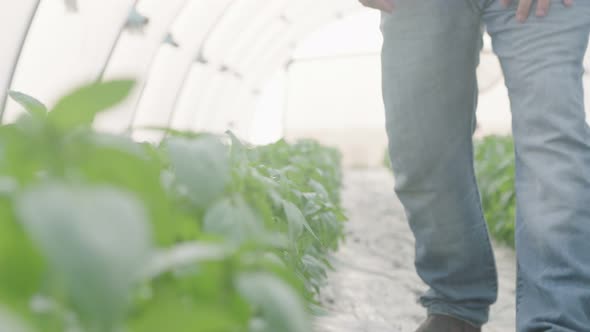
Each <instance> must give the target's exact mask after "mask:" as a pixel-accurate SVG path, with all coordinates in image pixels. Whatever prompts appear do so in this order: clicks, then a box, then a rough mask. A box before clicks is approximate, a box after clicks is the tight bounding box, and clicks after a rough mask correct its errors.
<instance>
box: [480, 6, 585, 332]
mask: <svg viewBox="0 0 590 332" xmlns="http://www.w3.org/2000/svg"><path fill="white" fill-rule="evenodd" d="M514 15H515V8H509V9H504V8H502V7H501V6H500V5H499V4H493V5H491V6H490V7H489V8H488V9H487V10H486V12H485V14H484V20H485V22H486V24H487V27H488V31H489V32H490V34H491V36H492V39H493V44H494V50H495V52H496V53H497V54H498V56H499V57H500V60H501V63H502V67H503V70H504V75H505V78H506V85H507V87H508V90H509V95H510V100H511V105H512V123H513V133H514V139H515V150H516V194H517V210H518V212H517V225H516V248H517V257H518V291H517V328H518V331H520V332H533V331H534V332H538V331H552V332H557V331H559V332H562V331H563V332H565V331H568V332H570V331H571V332H574V331H589V330H590V129H589V127H588V125H587V124H586V122H585V112H584V97H583V85H582V75H583V71H584V70H583V66H582V62H583V56H584V53H585V50H586V46H587V42H588V34H589V31H590V1H576V3H575V7H573V8H571V9H566V8H564V7H563V6H562V3H561V1H558V0H554V1H552V8H551V11H550V12H549V15H548V16H547V17H545V18H536V17H532V16H531V17H530V18H529V21H528V22H527V23H525V24H519V23H517V22H516V20H515V18H514Z"/></svg>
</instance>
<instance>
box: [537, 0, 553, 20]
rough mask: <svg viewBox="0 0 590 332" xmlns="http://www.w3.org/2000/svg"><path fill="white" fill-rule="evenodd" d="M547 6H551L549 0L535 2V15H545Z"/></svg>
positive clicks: (547, 9) (547, 10)
mask: <svg viewBox="0 0 590 332" xmlns="http://www.w3.org/2000/svg"><path fill="white" fill-rule="evenodd" d="M549 6H551V1H550V0H539V1H538V2H537V12H536V15H537V16H539V17H542V16H546V15H547V13H548V12H549Z"/></svg>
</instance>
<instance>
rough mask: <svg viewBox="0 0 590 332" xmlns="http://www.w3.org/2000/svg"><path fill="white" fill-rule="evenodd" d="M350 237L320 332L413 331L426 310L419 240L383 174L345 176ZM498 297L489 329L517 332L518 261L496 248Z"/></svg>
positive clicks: (329, 288)
mask: <svg viewBox="0 0 590 332" xmlns="http://www.w3.org/2000/svg"><path fill="white" fill-rule="evenodd" d="M344 180H345V188H344V192H343V196H342V198H343V204H344V207H345V208H346V210H347V213H348V216H349V218H350V221H349V222H348V224H347V240H346V242H345V243H343V244H342V246H341V248H340V250H339V251H338V252H337V253H336V254H335V255H334V257H333V263H334V267H335V270H334V271H332V272H330V273H329V276H328V282H327V285H326V286H325V287H324V289H323V291H322V295H321V301H322V303H323V305H324V307H325V308H326V310H327V312H326V314H325V315H323V316H320V317H319V318H318V319H317V320H316V332H413V331H414V330H415V329H416V326H417V325H419V323H420V322H421V321H422V320H423V319H424V316H425V312H424V309H422V307H420V306H419V304H418V303H417V298H418V296H419V295H420V294H421V292H423V291H424V290H425V286H424V284H423V283H422V282H421V280H420V279H419V278H418V276H417V275H416V273H415V271H414V263H413V260H414V239H413V236H412V234H411V232H410V229H409V227H408V225H407V222H406V220H405V216H404V213H403V209H402V207H401V204H400V203H399V201H398V200H397V199H396V198H395V195H394V193H393V185H394V179H393V176H392V175H391V174H390V172H389V171H388V170H386V169H374V170H349V171H347V172H345V179H344ZM495 252H496V259H497V265H498V270H499V271H498V272H499V277H500V294H499V300H498V302H497V303H496V304H495V305H494V306H493V307H492V312H491V319H490V323H489V324H488V325H486V326H485V327H484V331H486V332H510V331H514V320H515V312H514V311H515V309H514V291H515V276H516V271H515V257H514V252H513V251H512V250H511V249H509V248H504V247H501V246H498V245H495Z"/></svg>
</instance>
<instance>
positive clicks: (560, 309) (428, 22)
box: [360, 0, 590, 332]
mask: <svg viewBox="0 0 590 332" xmlns="http://www.w3.org/2000/svg"><path fill="white" fill-rule="evenodd" d="M360 1H361V2H362V3H363V4H364V5H367V6H369V7H373V8H378V9H381V10H382V11H383V15H382V22H381V29H382V32H383V36H384V45H383V51H382V67H383V97H384V103H385V108H386V112H387V115H386V119H387V131H388V135H389V140H390V154H391V161H392V167H393V170H394V173H395V175H396V186H395V190H396V193H397V195H398V197H399V199H400V200H401V202H402V203H403V205H404V208H405V210H406V214H407V217H408V220H409V222H410V226H411V229H412V231H413V233H414V235H415V237H416V262H415V264H416V269H417V272H418V274H419V275H420V277H421V278H422V280H424V282H425V283H426V284H427V285H428V286H429V287H430V289H429V291H428V292H427V293H426V294H424V295H423V296H422V297H421V303H422V305H424V306H425V307H426V308H427V311H428V318H427V320H426V321H425V322H424V323H423V324H422V326H421V327H419V328H418V330H417V331H419V332H470V331H481V326H482V325H483V324H485V323H486V322H487V320H488V314H489V307H490V306H491V305H492V304H493V303H494V302H495V301H496V297H497V276H496V267H495V262H494V257H493V252H492V248H491V246H490V241H489V238H488V232H487V228H486V224H485V221H484V218H483V214H482V209H481V203H480V197H479V191H478V189H477V185H476V181H475V176H474V170H473V147H472V134H473V129H474V125H475V108H476V104H477V82H476V67H477V65H478V54H479V51H480V49H481V46H482V27H484V26H485V28H486V30H487V32H488V33H489V34H490V36H491V37H492V41H493V47H494V51H495V53H496V54H497V55H498V57H499V59H500V62H501V65H502V69H503V71H504V77H505V81H506V86H507V88H508V91H509V96H510V101H511V107H512V124H513V136H514V141H515V151H516V194H517V210H518V211H517V220H516V250H517V260H518V284H517V294H516V296H517V301H516V302H517V308H516V311H517V312H516V314H517V330H518V331H519V332H541V331H551V332H583V331H590V128H589V127H588V125H587V124H586V122H585V114H584V100H583V99H584V98H583V86H582V75H583V64H582V62H583V57H584V53H585V50H586V47H587V43H588V37H589V33H590V1H589V0H580V1H577V2H576V3H575V4H573V3H572V2H571V1H567V0H566V1H562V0H535V1H533V0H520V1H516V2H513V3H511V1H509V0H372V1H371V0H360ZM572 5H573V6H572ZM568 7H571V8H568ZM525 21H526V22H525Z"/></svg>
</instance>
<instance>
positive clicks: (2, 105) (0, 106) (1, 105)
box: [0, 0, 41, 123]
mask: <svg viewBox="0 0 590 332" xmlns="http://www.w3.org/2000/svg"><path fill="white" fill-rule="evenodd" d="M40 3H41V0H37V3H36V4H35V5H34V6H33V10H32V12H31V15H30V16H29V21H28V22H27V27H26V29H25V33H24V34H23V38H22V39H21V42H20V45H19V46H18V51H17V52H16V56H15V59H14V61H13V65H12V70H11V71H10V74H9V75H8V81H7V82H6V83H7V84H6V91H3V93H2V98H1V99H0V123H2V122H3V120H4V110H5V109H6V102H7V101H8V90H9V89H10V87H11V86H12V81H13V80H14V75H15V73H16V68H17V67H18V62H19V59H20V56H21V54H22V52H23V49H24V47H25V42H26V40H27V37H28V36H29V31H30V30H31V26H32V25H33V21H34V20H35V16H37V9H39V4H40Z"/></svg>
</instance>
